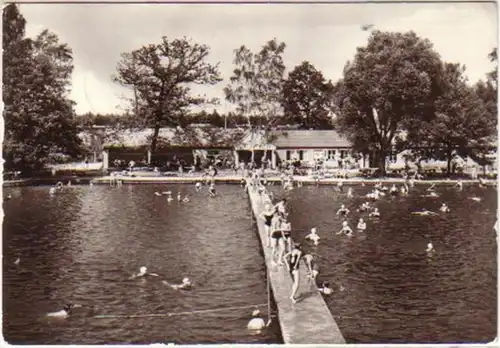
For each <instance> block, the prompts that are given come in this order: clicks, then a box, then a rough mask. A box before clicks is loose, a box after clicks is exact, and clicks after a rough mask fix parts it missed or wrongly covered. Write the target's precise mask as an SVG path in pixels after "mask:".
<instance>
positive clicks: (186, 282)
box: [182, 277, 191, 284]
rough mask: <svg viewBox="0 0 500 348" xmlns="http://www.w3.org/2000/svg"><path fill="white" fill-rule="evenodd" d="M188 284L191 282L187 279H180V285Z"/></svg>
mask: <svg viewBox="0 0 500 348" xmlns="http://www.w3.org/2000/svg"><path fill="white" fill-rule="evenodd" d="M190 283H191V281H190V280H189V278H188V277H185V278H183V279H182V284H190Z"/></svg>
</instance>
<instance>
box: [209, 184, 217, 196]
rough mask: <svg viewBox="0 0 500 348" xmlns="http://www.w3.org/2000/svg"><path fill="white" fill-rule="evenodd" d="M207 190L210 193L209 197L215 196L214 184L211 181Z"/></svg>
mask: <svg viewBox="0 0 500 348" xmlns="http://www.w3.org/2000/svg"><path fill="white" fill-rule="evenodd" d="M208 192H209V193H210V197H215V196H216V192H215V184H214V183H213V182H212V183H210V186H209V188H208Z"/></svg>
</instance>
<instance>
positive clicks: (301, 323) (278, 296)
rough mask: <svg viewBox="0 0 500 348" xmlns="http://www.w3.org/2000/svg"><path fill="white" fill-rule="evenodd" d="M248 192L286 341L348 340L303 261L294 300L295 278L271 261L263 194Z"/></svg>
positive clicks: (325, 341) (314, 342) (287, 342)
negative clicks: (292, 295)
mask: <svg viewBox="0 0 500 348" xmlns="http://www.w3.org/2000/svg"><path fill="white" fill-rule="evenodd" d="M248 191H249V192H248V195H249V197H250V202H251V205H252V210H253V213H254V216H255V217H256V220H257V221H256V225H257V229H258V232H259V236H260V241H261V245H262V248H263V250H264V255H265V259H266V266H267V269H268V273H269V278H270V285H271V288H272V290H273V294H274V300H275V302H276V306H277V308H278V317H279V323H280V327H281V333H282V335H283V340H284V343H285V344H345V340H344V337H343V336H342V333H341V332H340V329H339V327H338V326H337V323H336V322H335V320H334V319H333V316H332V314H331V313H330V310H329V309H328V307H327V306H326V304H325V301H324V300H323V297H322V295H321V294H320V293H319V292H318V289H317V286H316V284H314V283H313V282H312V281H311V280H310V278H308V277H307V276H306V275H307V273H306V272H307V271H306V266H305V264H303V263H301V265H300V285H299V291H298V299H299V301H298V302H297V303H295V304H293V303H292V301H291V300H290V298H289V297H290V294H291V289H292V278H291V276H290V274H289V272H288V270H287V268H286V266H281V267H280V266H277V265H272V264H271V248H267V247H266V243H267V242H266V239H267V236H266V232H265V228H264V221H263V220H262V219H260V218H259V215H260V214H261V212H262V211H263V208H264V200H263V198H261V196H260V195H259V194H258V193H257V192H255V191H254V190H253V188H249V190H248Z"/></svg>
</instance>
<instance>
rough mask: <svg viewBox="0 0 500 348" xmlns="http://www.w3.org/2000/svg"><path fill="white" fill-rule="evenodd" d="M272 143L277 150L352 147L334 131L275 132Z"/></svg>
mask: <svg viewBox="0 0 500 348" xmlns="http://www.w3.org/2000/svg"><path fill="white" fill-rule="evenodd" d="M272 138H273V140H272V143H273V144H274V145H275V146H276V148H278V149H280V148H293V149H299V148H304V149H307V148H309V149H328V148H340V147H351V143H350V142H349V141H348V140H347V139H346V138H344V137H342V136H341V135H339V134H338V133H337V132H336V131H334V130H286V131H274V132H273V133H272Z"/></svg>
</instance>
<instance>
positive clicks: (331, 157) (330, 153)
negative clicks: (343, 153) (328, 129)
mask: <svg viewBox="0 0 500 348" xmlns="http://www.w3.org/2000/svg"><path fill="white" fill-rule="evenodd" d="M335 153H336V151H335V150H328V159H334V158H335Z"/></svg>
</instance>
